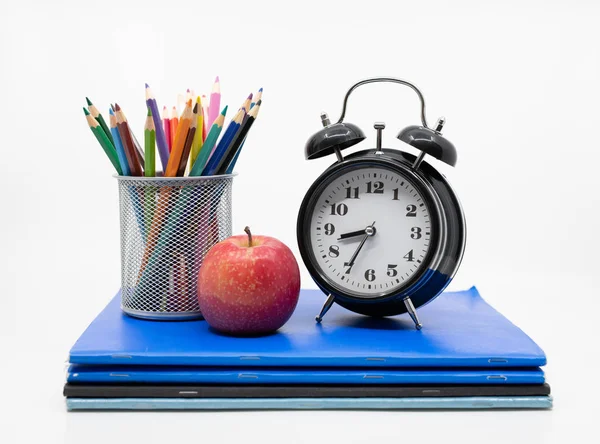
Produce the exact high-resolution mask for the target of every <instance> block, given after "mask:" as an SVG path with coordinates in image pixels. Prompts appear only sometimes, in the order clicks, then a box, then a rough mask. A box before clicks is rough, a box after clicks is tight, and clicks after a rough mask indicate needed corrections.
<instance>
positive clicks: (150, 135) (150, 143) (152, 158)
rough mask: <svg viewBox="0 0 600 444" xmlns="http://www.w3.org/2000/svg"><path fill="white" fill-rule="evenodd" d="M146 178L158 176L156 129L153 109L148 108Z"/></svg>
mask: <svg viewBox="0 0 600 444" xmlns="http://www.w3.org/2000/svg"><path fill="white" fill-rule="evenodd" d="M144 160H145V165H146V166H145V167H144V176H146V177H154V176H156V127H155V125H154V120H153V117H152V109H151V108H150V107H148V115H147V116H146V124H145V125H144Z"/></svg>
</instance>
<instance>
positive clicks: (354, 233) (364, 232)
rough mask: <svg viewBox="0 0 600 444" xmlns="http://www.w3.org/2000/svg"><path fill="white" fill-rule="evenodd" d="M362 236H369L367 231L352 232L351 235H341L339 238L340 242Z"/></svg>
mask: <svg viewBox="0 0 600 444" xmlns="http://www.w3.org/2000/svg"><path fill="white" fill-rule="evenodd" d="M361 234H367V232H366V231H365V230H358V231H351V232H350V233H344V234H340V237H338V240H344V239H348V238H350V237H356V236H360V235H361Z"/></svg>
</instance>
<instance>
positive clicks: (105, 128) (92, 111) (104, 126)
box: [85, 97, 115, 146]
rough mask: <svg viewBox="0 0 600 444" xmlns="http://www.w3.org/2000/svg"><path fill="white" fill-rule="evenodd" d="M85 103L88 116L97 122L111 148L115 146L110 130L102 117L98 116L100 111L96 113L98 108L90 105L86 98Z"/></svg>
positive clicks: (90, 102)
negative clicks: (88, 112) (88, 111)
mask: <svg viewBox="0 0 600 444" xmlns="http://www.w3.org/2000/svg"><path fill="white" fill-rule="evenodd" d="M85 101H86V102H87V104H88V108H89V110H90V114H91V115H92V117H93V118H94V119H96V120H97V121H98V123H99V124H100V126H101V127H102V130H103V131H104V133H105V134H106V135H107V137H108V140H110V143H111V144H112V146H115V140H114V139H113V136H112V134H111V132H110V128H109V127H108V125H107V124H106V122H105V121H104V117H102V114H100V111H98V108H96V106H95V105H94V104H93V103H92V101H91V100H90V99H88V98H87V97H86V98H85Z"/></svg>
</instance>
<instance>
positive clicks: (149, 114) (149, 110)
mask: <svg viewBox="0 0 600 444" xmlns="http://www.w3.org/2000/svg"><path fill="white" fill-rule="evenodd" d="M148 117H152V110H151V109H150V107H148Z"/></svg>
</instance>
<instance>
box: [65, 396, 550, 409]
mask: <svg viewBox="0 0 600 444" xmlns="http://www.w3.org/2000/svg"><path fill="white" fill-rule="evenodd" d="M66 403H67V410H328V409H335V410H344V409H352V410H357V409H358V410H396V409H549V408H552V397H551V396H474V397H457V398H452V397H447V398H260V399H249V398H240V399H236V398H193V399H190V398H67V400H66Z"/></svg>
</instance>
